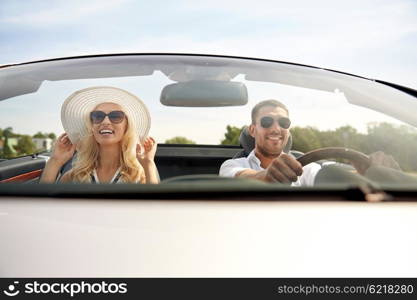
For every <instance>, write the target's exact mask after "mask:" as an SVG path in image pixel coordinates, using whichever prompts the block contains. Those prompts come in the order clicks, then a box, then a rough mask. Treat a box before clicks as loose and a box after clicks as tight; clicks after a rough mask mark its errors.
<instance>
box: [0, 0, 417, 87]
mask: <svg viewBox="0 0 417 300" xmlns="http://www.w3.org/2000/svg"><path fill="white" fill-rule="evenodd" d="M416 49H417V1H416V0H396V1H392V0H358V1H357V0H350V1H335V0H331V1H325V0H315V1H309V0H306V1H299V0H294V1H281V0H273V1H262V0H258V1H243V0H238V1H235V0H227V1H225V0H222V1H217V0H211V1H206V0H203V1H200V0H196V1H180V0H176V1H159V0H154V1H138V0H90V1H83V0H73V1H66V0H65V1H61V0H42V1H39V0H38V1H31V0H26V1H14V0H2V1H1V2H0V65H3V64H9V63H18V62H25V61H31V60H38V59H46V58H55V57H65V56H76V55H86V54H102V53H131V52H138V53H139V52H154V53H161V52H164V53H165V52H177V53H205V54H226V55H237V56H250V57H259V58H268V59H276V60H281V61H288V62H296V63H302V64H308V65H313V66H318V67H323V68H329V69H334V70H339V71H344V72H348V73H353V74H357V75H361V76H365V77H370V78H376V79H382V80H386V81H391V82H395V83H398V84H402V85H407V86H410V87H413V88H417V51H416Z"/></svg>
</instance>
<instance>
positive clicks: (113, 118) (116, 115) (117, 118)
mask: <svg viewBox="0 0 417 300" xmlns="http://www.w3.org/2000/svg"><path fill="white" fill-rule="evenodd" d="M106 117H109V120H110V122H112V123H113V124H118V123H121V122H122V121H123V119H124V118H125V113H124V112H122V111H120V110H113V111H111V112H109V113H108V114H106V113H105V112H104V111H101V110H95V111H92V112H91V113H90V120H91V122H93V123H94V124H100V123H101V122H103V120H104V119H105V118H106Z"/></svg>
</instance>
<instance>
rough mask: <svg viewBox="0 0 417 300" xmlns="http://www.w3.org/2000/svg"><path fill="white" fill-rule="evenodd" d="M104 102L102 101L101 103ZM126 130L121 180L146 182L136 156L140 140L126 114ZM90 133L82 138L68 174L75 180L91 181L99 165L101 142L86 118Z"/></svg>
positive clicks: (121, 152)
mask: <svg viewBox="0 0 417 300" xmlns="http://www.w3.org/2000/svg"><path fill="white" fill-rule="evenodd" d="M101 104H102V103H101ZM126 121H127V124H126V131H125V133H124V135H123V138H122V140H121V151H120V156H119V164H120V167H121V170H120V173H121V177H120V180H122V181H123V182H126V183H135V182H140V183H145V171H144V169H143V167H142V166H141V164H140V163H139V161H138V160H137V158H136V144H137V142H138V137H137V132H135V129H134V128H135V127H134V126H132V124H130V122H129V119H128V118H127V115H126ZM86 125H87V132H88V135H86V136H85V137H83V138H82V139H81V140H80V143H79V145H78V147H77V150H78V152H77V156H76V159H75V161H74V166H73V168H72V170H70V171H69V173H68V176H69V177H70V178H71V181H73V182H83V183H88V182H91V174H92V173H93V170H94V169H96V168H97V167H98V161H99V144H98V143H97V141H96V140H95V138H94V135H93V130H92V125H91V121H90V119H89V118H88V119H86Z"/></svg>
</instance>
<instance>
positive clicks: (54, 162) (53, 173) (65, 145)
mask: <svg viewBox="0 0 417 300" xmlns="http://www.w3.org/2000/svg"><path fill="white" fill-rule="evenodd" d="M74 152H75V146H74V145H73V144H72V143H71V141H70V139H69V138H68V135H67V134H66V133H64V134H61V135H60V136H59V137H58V139H57V140H56V142H55V146H54V149H53V151H52V155H51V158H50V159H48V161H47V163H46V165H45V168H44V169H43V172H42V175H41V178H40V180H39V182H40V183H54V182H55V181H56V178H57V176H58V173H59V170H60V169H61V167H62V166H63V165H64V164H65V163H66V162H67V161H68V160H69V159H71V157H72V156H73V155H74Z"/></svg>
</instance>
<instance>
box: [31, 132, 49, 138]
mask: <svg viewBox="0 0 417 300" xmlns="http://www.w3.org/2000/svg"><path fill="white" fill-rule="evenodd" d="M33 137H34V138H35V139H44V138H46V134H44V133H42V132H40V131H38V132H37V133H36V134H34V135H33Z"/></svg>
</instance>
